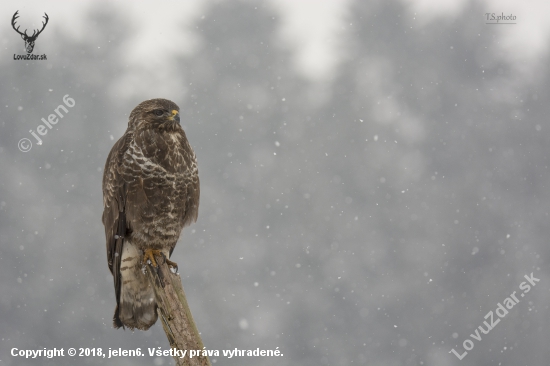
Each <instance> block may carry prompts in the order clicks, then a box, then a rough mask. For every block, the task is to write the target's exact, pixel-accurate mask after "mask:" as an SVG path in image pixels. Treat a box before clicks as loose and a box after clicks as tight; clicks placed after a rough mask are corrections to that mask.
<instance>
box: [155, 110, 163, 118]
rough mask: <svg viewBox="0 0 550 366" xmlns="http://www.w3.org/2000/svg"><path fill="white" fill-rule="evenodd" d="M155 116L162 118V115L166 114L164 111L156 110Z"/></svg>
mask: <svg viewBox="0 0 550 366" xmlns="http://www.w3.org/2000/svg"><path fill="white" fill-rule="evenodd" d="M153 114H154V115H155V116H162V115H163V114H164V111H163V110H162V109H155V110H154V111H153Z"/></svg>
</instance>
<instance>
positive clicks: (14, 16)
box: [11, 10, 50, 40]
mask: <svg viewBox="0 0 550 366" xmlns="http://www.w3.org/2000/svg"><path fill="white" fill-rule="evenodd" d="M17 13H19V10H17V11H16V12H15V14H13V17H12V18H11V26H12V27H13V29H15V31H16V32H17V33H19V34H20V35H22V36H25V38H28V39H31V40H32V39H36V37H38V35H39V34H40V33H42V31H43V30H44V28H46V24H48V20H50V18H49V17H48V14H47V13H44V14H45V15H44V16H43V17H42V18H44V19H46V23H44V22H42V29H40V30H38V29H35V30H34V31H33V32H32V36H29V35H28V34H27V30H26V29H25V33H21V32H20V31H19V26H18V27H17V28H15V20H16V19H17V18H19V15H17ZM37 31H38V33H36V32H37Z"/></svg>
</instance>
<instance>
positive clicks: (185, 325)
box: [147, 255, 211, 366]
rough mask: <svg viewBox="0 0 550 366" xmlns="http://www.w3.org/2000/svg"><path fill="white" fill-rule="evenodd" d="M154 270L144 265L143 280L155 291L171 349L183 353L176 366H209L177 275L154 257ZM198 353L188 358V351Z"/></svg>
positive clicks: (148, 265)
mask: <svg viewBox="0 0 550 366" xmlns="http://www.w3.org/2000/svg"><path fill="white" fill-rule="evenodd" d="M155 260H156V261H157V264H158V269H157V268H154V267H153V266H152V265H151V264H150V263H149V264H147V278H148V279H149V283H150V284H151V286H152V287H153V289H154V291H155V297H156V300H157V305H158V315H159V318H160V320H161V321H162V327H163V328H164V332H165V333H166V337H167V338H168V341H169V342H170V347H171V348H176V349H177V350H183V351H185V350H187V353H186V355H185V357H184V358H179V357H176V356H174V359H175V360H176V365H177V366H211V364H210V360H209V359H208V357H207V356H202V355H201V354H202V349H203V347H204V346H203V344H202V340H201V337H200V335H199V331H198V330H197V326H196V325H195V321H194V320H193V317H192V316H191V310H189V305H188V304H187V299H186V297H185V292H184V291H183V286H182V284H181V279H180V276H179V275H178V274H175V273H172V271H170V267H169V266H168V264H167V263H166V260H165V258H164V256H163V255H155ZM190 350H194V351H198V354H197V355H194V356H193V357H191V358H190V357H189V353H190V352H189V351H190Z"/></svg>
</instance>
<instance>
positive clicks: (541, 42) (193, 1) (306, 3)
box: [2, 0, 550, 81]
mask: <svg viewBox="0 0 550 366" xmlns="http://www.w3.org/2000/svg"><path fill="white" fill-rule="evenodd" d="M403 2H404V3H405V4H408V5H409V6H410V14H405V15H403V16H407V17H410V18H411V27H422V26H423V25H424V24H426V23H429V22H432V21H434V20H437V19H444V20H446V21H452V20H453V18H455V17H456V16H457V15H459V14H460V13H461V12H462V11H464V9H465V7H466V4H467V3H468V2H467V0H446V1H438V0H403ZM104 3H105V6H107V7H113V8H115V9H119V10H121V11H122V12H127V13H128V17H129V18H131V19H133V20H137V22H139V24H140V30H139V32H136V33H135V34H134V35H133V37H132V39H131V41H129V43H128V44H127V45H126V50H125V52H124V54H125V57H127V60H128V63H129V64H130V65H132V64H135V65H134V66H136V67H143V68H146V69H153V68H156V69H158V65H159V64H163V62H165V60H166V57H163V55H166V54H167V53H168V54H170V53H172V54H186V53H190V52H193V50H194V49H195V47H197V46H198V44H197V39H196V38H195V37H194V35H193V30H192V29H190V28H187V29H188V32H185V33H183V35H182V36H184V37H186V40H185V41H186V43H187V44H188V47H187V48H178V49H174V47H173V45H172V44H171V42H170V37H164V36H165V35H169V34H171V33H174V32H176V31H178V32H179V33H180V34H181V30H182V26H184V27H185V25H191V24H192V22H193V20H194V19H196V18H197V17H201V16H202V15H203V9H204V6H205V5H206V4H208V3H209V2H207V1H204V0H189V1H140V2H135V1H126V0H125V1H116V2H115V1H110V2H104ZM262 3H263V2H262ZM480 3H483V6H480V7H481V8H482V9H485V10H484V11H486V12H491V13H496V14H500V13H505V14H514V15H516V16H517V24H516V25H514V26H512V27H510V26H508V27H507V26H498V27H499V28H498V29H495V30H494V31H495V36H497V37H499V38H500V39H501V41H500V42H499V45H500V47H501V51H502V52H503V53H506V54H508V55H509V57H510V58H512V59H514V60H515V61H517V62H516V64H517V67H518V68H520V69H523V70H524V71H525V72H526V73H527V74H528V71H529V70H532V69H533V68H532V66H533V63H536V62H537V59H538V58H539V56H540V55H541V53H544V52H546V51H547V44H548V42H547V39H548V32H549V30H550V25H549V23H548V22H547V21H546V19H545V14H548V13H549V11H550V3H549V2H547V1H544V0H527V1H517V0H485V1H483V2H480ZM96 4H97V1H92V0H82V1H71V2H69V1H63V2H62V1H58V2H55V3H54V2H50V3H46V2H44V1H40V0H28V1H24V2H21V1H13V0H10V1H4V2H3V6H2V8H3V9H4V10H8V11H6V12H5V13H4V14H5V15H4V17H6V18H8V17H11V14H12V11H13V12H15V10H19V12H20V15H21V17H20V19H19V20H18V21H19V23H18V24H21V25H22V27H23V28H24V27H29V28H32V27H38V26H40V24H39V23H38V19H41V18H40V16H41V15H42V12H44V11H46V12H47V13H48V14H49V16H50V19H51V20H50V24H49V25H48V26H49V27H60V28H61V27H62V28H63V29H64V30H67V29H70V32H71V34H72V35H74V37H75V38H77V39H78V38H80V37H89V36H90V35H89V31H88V30H85V29H83V27H81V26H80V24H82V22H81V20H82V18H83V17H84V16H85V14H87V13H88V11H89V9H90V8H91V7H92V6H93V5H96ZM258 4H260V2H258ZM269 4H270V6H272V7H273V8H274V9H277V10H278V11H279V12H280V17H281V19H280V20H281V25H282V27H281V30H280V35H279V36H280V39H281V41H284V42H287V44H289V45H290V47H292V49H293V51H294V58H295V60H294V63H295V66H296V67H297V68H298V69H299V70H300V71H301V72H303V74H304V75H305V76H307V77H308V78H310V79H312V80H319V81H326V80H330V79H331V77H332V72H333V70H334V69H335V66H336V65H337V64H338V62H339V61H341V60H342V59H343V57H345V55H344V54H342V47H340V46H341V45H342V43H343V42H345V40H346V32H347V31H348V30H349V29H350V26H351V25H350V24H349V22H348V21H347V15H348V12H349V5H350V2H349V1H348V0H300V1H295V0H271V1H269ZM174 9H177V11H174ZM472 17H480V18H483V17H484V14H472ZM2 27H3V29H4V30H7V29H9V23H8V22H7V21H5V22H3V24H2ZM8 34H9V35H10V37H7V35H8ZM12 41H15V40H13V37H11V33H9V32H7V34H6V33H4V37H2V42H3V44H4V47H5V49H7V46H8V44H10V43H11V42H12ZM153 47H154V48H155V50H156V51H157V52H156V53H155V54H156V55H157V56H156V57H155V56H153V55H151V52H150V50H151V48H153ZM158 51H160V52H158ZM143 56H146V57H143ZM143 60H146V61H147V64H146V65H145V64H143ZM531 76H533V75H531Z"/></svg>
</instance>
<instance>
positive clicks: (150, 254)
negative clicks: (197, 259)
mask: <svg viewBox="0 0 550 366" xmlns="http://www.w3.org/2000/svg"><path fill="white" fill-rule="evenodd" d="M155 255H162V256H163V258H164V260H165V261H166V264H168V265H169V266H170V267H172V268H174V269H175V271H176V272H178V264H177V263H176V262H172V261H171V260H170V259H168V258H166V256H165V255H164V253H163V252H161V251H160V250H158V249H145V250H144V251H143V264H147V261H151V265H152V266H153V267H155V268H158V264H157V261H156V260H155Z"/></svg>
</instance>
